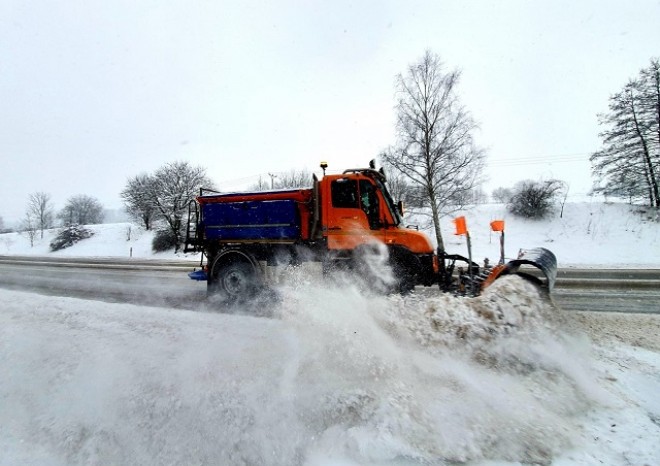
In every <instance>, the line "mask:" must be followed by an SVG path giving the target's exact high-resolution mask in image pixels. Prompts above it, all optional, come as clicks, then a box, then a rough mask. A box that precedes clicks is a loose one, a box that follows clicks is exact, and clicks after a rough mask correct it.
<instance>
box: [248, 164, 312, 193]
mask: <svg viewBox="0 0 660 466" xmlns="http://www.w3.org/2000/svg"><path fill="white" fill-rule="evenodd" d="M268 176H270V183H269V182H267V180H265V179H264V178H263V177H262V176H261V175H260V176H259V181H257V182H256V183H255V184H253V185H251V186H250V187H249V188H248V189H249V190H251V191H268V190H269V189H293V188H308V187H310V186H311V185H312V174H311V172H309V171H308V170H305V169H303V170H289V171H288V172H281V173H269V174H268Z"/></svg>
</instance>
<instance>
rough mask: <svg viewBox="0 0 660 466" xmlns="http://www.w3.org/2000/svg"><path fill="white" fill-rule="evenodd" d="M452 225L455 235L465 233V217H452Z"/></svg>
mask: <svg viewBox="0 0 660 466" xmlns="http://www.w3.org/2000/svg"><path fill="white" fill-rule="evenodd" d="M454 225H456V233H454V234H455V235H465V234H467V232H468V231H467V224H466V223H465V217H463V216H461V217H456V218H455V219H454Z"/></svg>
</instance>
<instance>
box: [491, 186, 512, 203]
mask: <svg viewBox="0 0 660 466" xmlns="http://www.w3.org/2000/svg"><path fill="white" fill-rule="evenodd" d="M491 196H492V198H493V201H494V202H497V203H499V204H508V203H509V201H510V200H511V198H512V197H513V190H512V189H511V188H503V187H500V188H495V189H493V193H492V195H491Z"/></svg>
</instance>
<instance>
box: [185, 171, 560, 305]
mask: <svg viewBox="0 0 660 466" xmlns="http://www.w3.org/2000/svg"><path fill="white" fill-rule="evenodd" d="M326 167H327V164H326V163H325V162H323V163H322V164H321V168H322V169H323V173H324V175H323V177H322V178H321V179H320V180H319V179H318V178H317V176H316V175H313V177H312V178H313V179H312V187H311V188H304V189H284V190H271V191H260V192H235V193H219V192H215V191H211V190H206V189H201V190H200V195H199V196H198V197H197V198H196V199H195V200H193V201H192V202H191V203H190V205H189V209H188V222H187V228H186V238H185V246H184V251H185V252H201V253H202V256H201V263H200V266H201V268H200V269H199V270H196V271H194V272H191V273H190V274H189V275H190V278H192V279H195V280H204V281H206V282H207V288H208V292H209V294H211V295H218V296H220V297H221V298H222V299H223V300H226V301H228V302H241V301H246V300H248V299H250V298H251V297H253V296H255V295H256V294H257V293H258V292H259V291H260V290H262V289H265V288H267V287H268V286H269V277H272V276H273V274H272V273H269V271H270V270H272V269H273V268H274V267H280V268H281V266H296V265H303V264H311V263H313V264H315V265H316V267H317V270H319V271H320V272H321V273H323V274H329V273H332V272H333V271H337V270H340V271H347V272H348V273H355V274H356V275H357V276H359V277H360V278H361V279H362V280H364V282H365V283H369V284H370V285H371V286H373V287H374V288H375V289H378V290H382V291H387V292H402V293H407V292H410V291H411V290H413V289H414V288H415V287H416V286H425V287H428V286H432V285H437V286H439V288H440V289H441V290H442V291H445V292H454V293H457V294H463V295H468V296H475V295H478V294H479V293H480V292H481V290H482V289H484V288H485V287H486V286H488V285H489V284H490V283H492V282H493V281H494V280H495V279H496V278H498V277H500V276H502V275H507V274H520V275H523V276H524V277H525V278H528V279H530V280H532V281H534V282H536V283H537V284H539V286H542V287H544V288H545V289H547V290H548V291H550V290H552V287H553V286H554V282H555V278H556V274H557V260H556V258H555V256H554V254H553V253H552V252H550V251H548V250H547V249H544V248H535V249H529V250H521V251H520V253H519V254H518V258H517V259H515V260H512V261H509V262H507V263H504V262H502V261H501V262H500V263H499V264H498V265H496V266H495V267H490V266H488V265H487V264H486V265H479V264H477V263H475V262H473V261H472V260H471V258H468V257H464V256H462V255H458V254H447V253H446V252H445V251H443V250H439V249H438V250H436V249H435V248H434V246H433V243H432V241H431V240H430V238H429V237H428V236H427V235H426V234H425V233H423V232H420V231H419V230H418V228H416V227H410V226H408V227H406V226H405V225H404V224H403V219H402V218H403V205H402V203H401V202H395V201H394V200H393V199H392V197H391V196H390V193H389V191H388V189H387V179H386V176H385V173H384V171H383V169H382V168H381V169H380V170H376V168H375V163H374V162H373V161H372V162H371V163H370V164H369V168H353V169H348V170H345V171H344V172H343V173H341V174H331V175H325V169H326ZM383 257H384V258H385V259H384V260H382V261H381V262H384V263H385V266H386V269H387V271H388V272H387V273H383V272H382V270H383V269H382V268H378V267H374V266H373V263H374V261H376V262H378V259H379V258H383ZM280 270H281V269H280Z"/></svg>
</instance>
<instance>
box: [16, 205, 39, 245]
mask: <svg viewBox="0 0 660 466" xmlns="http://www.w3.org/2000/svg"><path fill="white" fill-rule="evenodd" d="M19 229H20V231H21V233H23V234H24V235H25V236H27V238H28V239H29V240H30V247H31V248H33V247H34V240H35V238H36V237H37V230H38V228H37V222H36V221H35V219H34V217H33V216H32V213H30V212H29V211H28V212H26V213H25V217H23V220H21V225H20V227H19Z"/></svg>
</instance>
